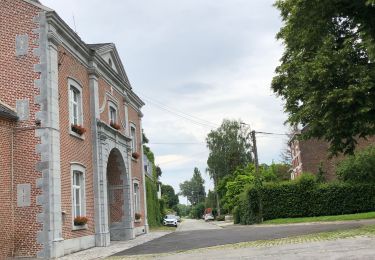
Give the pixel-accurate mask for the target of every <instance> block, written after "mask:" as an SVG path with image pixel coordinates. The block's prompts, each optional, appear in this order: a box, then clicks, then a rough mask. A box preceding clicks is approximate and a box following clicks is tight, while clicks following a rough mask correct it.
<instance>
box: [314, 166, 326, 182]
mask: <svg viewBox="0 0 375 260" xmlns="http://www.w3.org/2000/svg"><path fill="white" fill-rule="evenodd" d="M325 176H326V172H325V171H324V169H323V163H322V162H320V164H319V168H318V172H317V174H316V181H317V182H318V183H323V182H325V181H326V178H325Z"/></svg>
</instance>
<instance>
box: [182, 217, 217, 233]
mask: <svg viewBox="0 0 375 260" xmlns="http://www.w3.org/2000/svg"><path fill="white" fill-rule="evenodd" d="M212 229H221V227H218V226H216V225H214V224H212V223H211V222H205V221H204V220H195V219H184V220H183V221H182V222H181V223H180V224H179V225H178V227H177V230H176V231H177V232H184V231H193V230H212Z"/></svg>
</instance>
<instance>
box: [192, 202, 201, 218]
mask: <svg viewBox="0 0 375 260" xmlns="http://www.w3.org/2000/svg"><path fill="white" fill-rule="evenodd" d="M204 210H205V207H204V203H198V204H197V205H194V206H192V208H191V211H190V217H191V218H196V219H200V218H202V216H203V214H204Z"/></svg>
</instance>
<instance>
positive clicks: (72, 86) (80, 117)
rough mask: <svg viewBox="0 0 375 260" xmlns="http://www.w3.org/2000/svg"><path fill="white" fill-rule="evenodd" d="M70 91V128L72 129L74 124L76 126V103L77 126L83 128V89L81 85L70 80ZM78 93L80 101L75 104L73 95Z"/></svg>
mask: <svg viewBox="0 0 375 260" xmlns="http://www.w3.org/2000/svg"><path fill="white" fill-rule="evenodd" d="M68 91H69V123H70V125H69V127H71V125H72V124H74V118H73V105H74V103H76V106H77V124H78V125H80V126H82V125H83V109H82V87H81V85H80V84H79V83H78V82H77V81H75V80H73V79H71V78H69V79H68ZM73 91H74V92H76V93H78V100H77V102H74V100H73V95H72V93H73Z"/></svg>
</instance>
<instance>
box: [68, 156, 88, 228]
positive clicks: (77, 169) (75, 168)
mask: <svg viewBox="0 0 375 260" xmlns="http://www.w3.org/2000/svg"><path fill="white" fill-rule="evenodd" d="M70 171H71V181H72V183H71V187H72V226H73V230H76V229H82V228H86V226H83V227H82V226H75V225H74V218H75V217H77V216H86V168H85V167H84V166H83V165H82V164H79V163H72V164H71V167H70ZM77 174H79V175H80V185H79V186H78V185H75V176H76V175H77ZM77 189H79V190H80V192H79V196H80V200H81V201H80V214H79V215H77V212H76V209H77V208H76V190H77Z"/></svg>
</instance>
